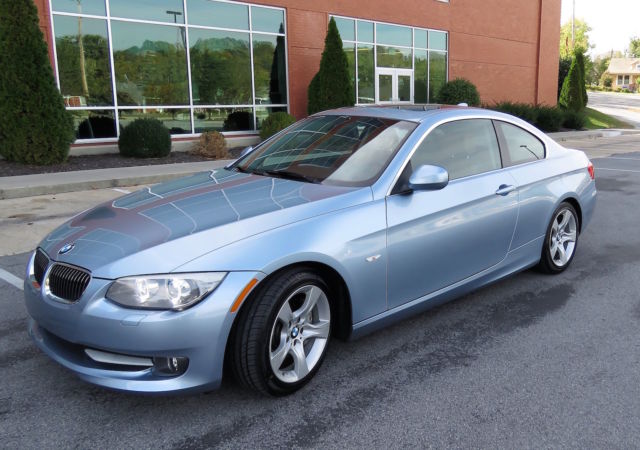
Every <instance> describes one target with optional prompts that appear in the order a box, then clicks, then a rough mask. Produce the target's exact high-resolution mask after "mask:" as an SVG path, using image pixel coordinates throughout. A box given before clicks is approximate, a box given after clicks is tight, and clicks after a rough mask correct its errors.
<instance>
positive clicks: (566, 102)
mask: <svg viewBox="0 0 640 450" xmlns="http://www.w3.org/2000/svg"><path fill="white" fill-rule="evenodd" d="M577 53H579V52H577ZM577 53H576V54H577ZM581 83H582V86H581ZM583 88H584V82H583V78H582V77H581V76H580V67H579V66H578V58H576V57H574V58H573V61H572V62H571V68H569V74H568V75H567V76H566V77H565V79H564V82H563V83H562V91H561V92H560V100H558V104H559V105H560V106H562V107H563V108H566V109H570V110H572V111H576V112H577V111H581V110H582V109H583V108H584V99H583V97H582V90H583Z"/></svg>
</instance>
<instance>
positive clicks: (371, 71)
mask: <svg viewBox="0 0 640 450" xmlns="http://www.w3.org/2000/svg"><path fill="white" fill-rule="evenodd" d="M375 101H376V99H375V64H374V60H373V45H367V44H358V103H375Z"/></svg>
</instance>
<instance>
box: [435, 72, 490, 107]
mask: <svg viewBox="0 0 640 450" xmlns="http://www.w3.org/2000/svg"><path fill="white" fill-rule="evenodd" d="M438 102H439V103H442V104H445V105H457V104H458V103H466V104H468V105H469V106H479V105H480V94H478V89H477V88H476V86H475V85H474V84H473V83H472V82H471V81H469V80H465V79H464V78H456V79H455V80H452V81H449V82H447V83H445V84H444V85H443V86H442V88H441V89H440V92H438Z"/></svg>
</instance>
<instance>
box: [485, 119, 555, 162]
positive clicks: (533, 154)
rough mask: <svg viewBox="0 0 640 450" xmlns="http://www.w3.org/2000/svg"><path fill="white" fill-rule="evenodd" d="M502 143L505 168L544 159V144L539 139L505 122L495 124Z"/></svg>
mask: <svg viewBox="0 0 640 450" xmlns="http://www.w3.org/2000/svg"><path fill="white" fill-rule="evenodd" d="M495 124H496V129H497V130H498V133H501V134H502V139H503V142H504V145H503V147H506V148H503V151H504V153H505V155H504V156H505V162H504V165H505V166H515V165H516V164H523V163H526V162H530V161H537V160H539V159H544V144H543V143H542V142H540V139H538V138H537V137H535V136H534V135H533V134H531V133H529V132H528V131H525V130H523V129H522V128H520V127H517V126H515V125H511V124H510V123H506V122H498V121H496V122H495Z"/></svg>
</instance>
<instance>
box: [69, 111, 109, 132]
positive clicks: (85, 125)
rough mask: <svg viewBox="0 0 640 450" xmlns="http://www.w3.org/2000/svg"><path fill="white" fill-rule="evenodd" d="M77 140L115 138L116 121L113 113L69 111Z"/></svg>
mask: <svg viewBox="0 0 640 450" xmlns="http://www.w3.org/2000/svg"><path fill="white" fill-rule="evenodd" d="M71 116H72V117H73V123H74V125H75V128H76V138H77V139H104V138H114V137H116V120H115V114H114V112H113V111H109V110H105V111H100V110H90V111H78V110H73V111H71Z"/></svg>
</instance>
